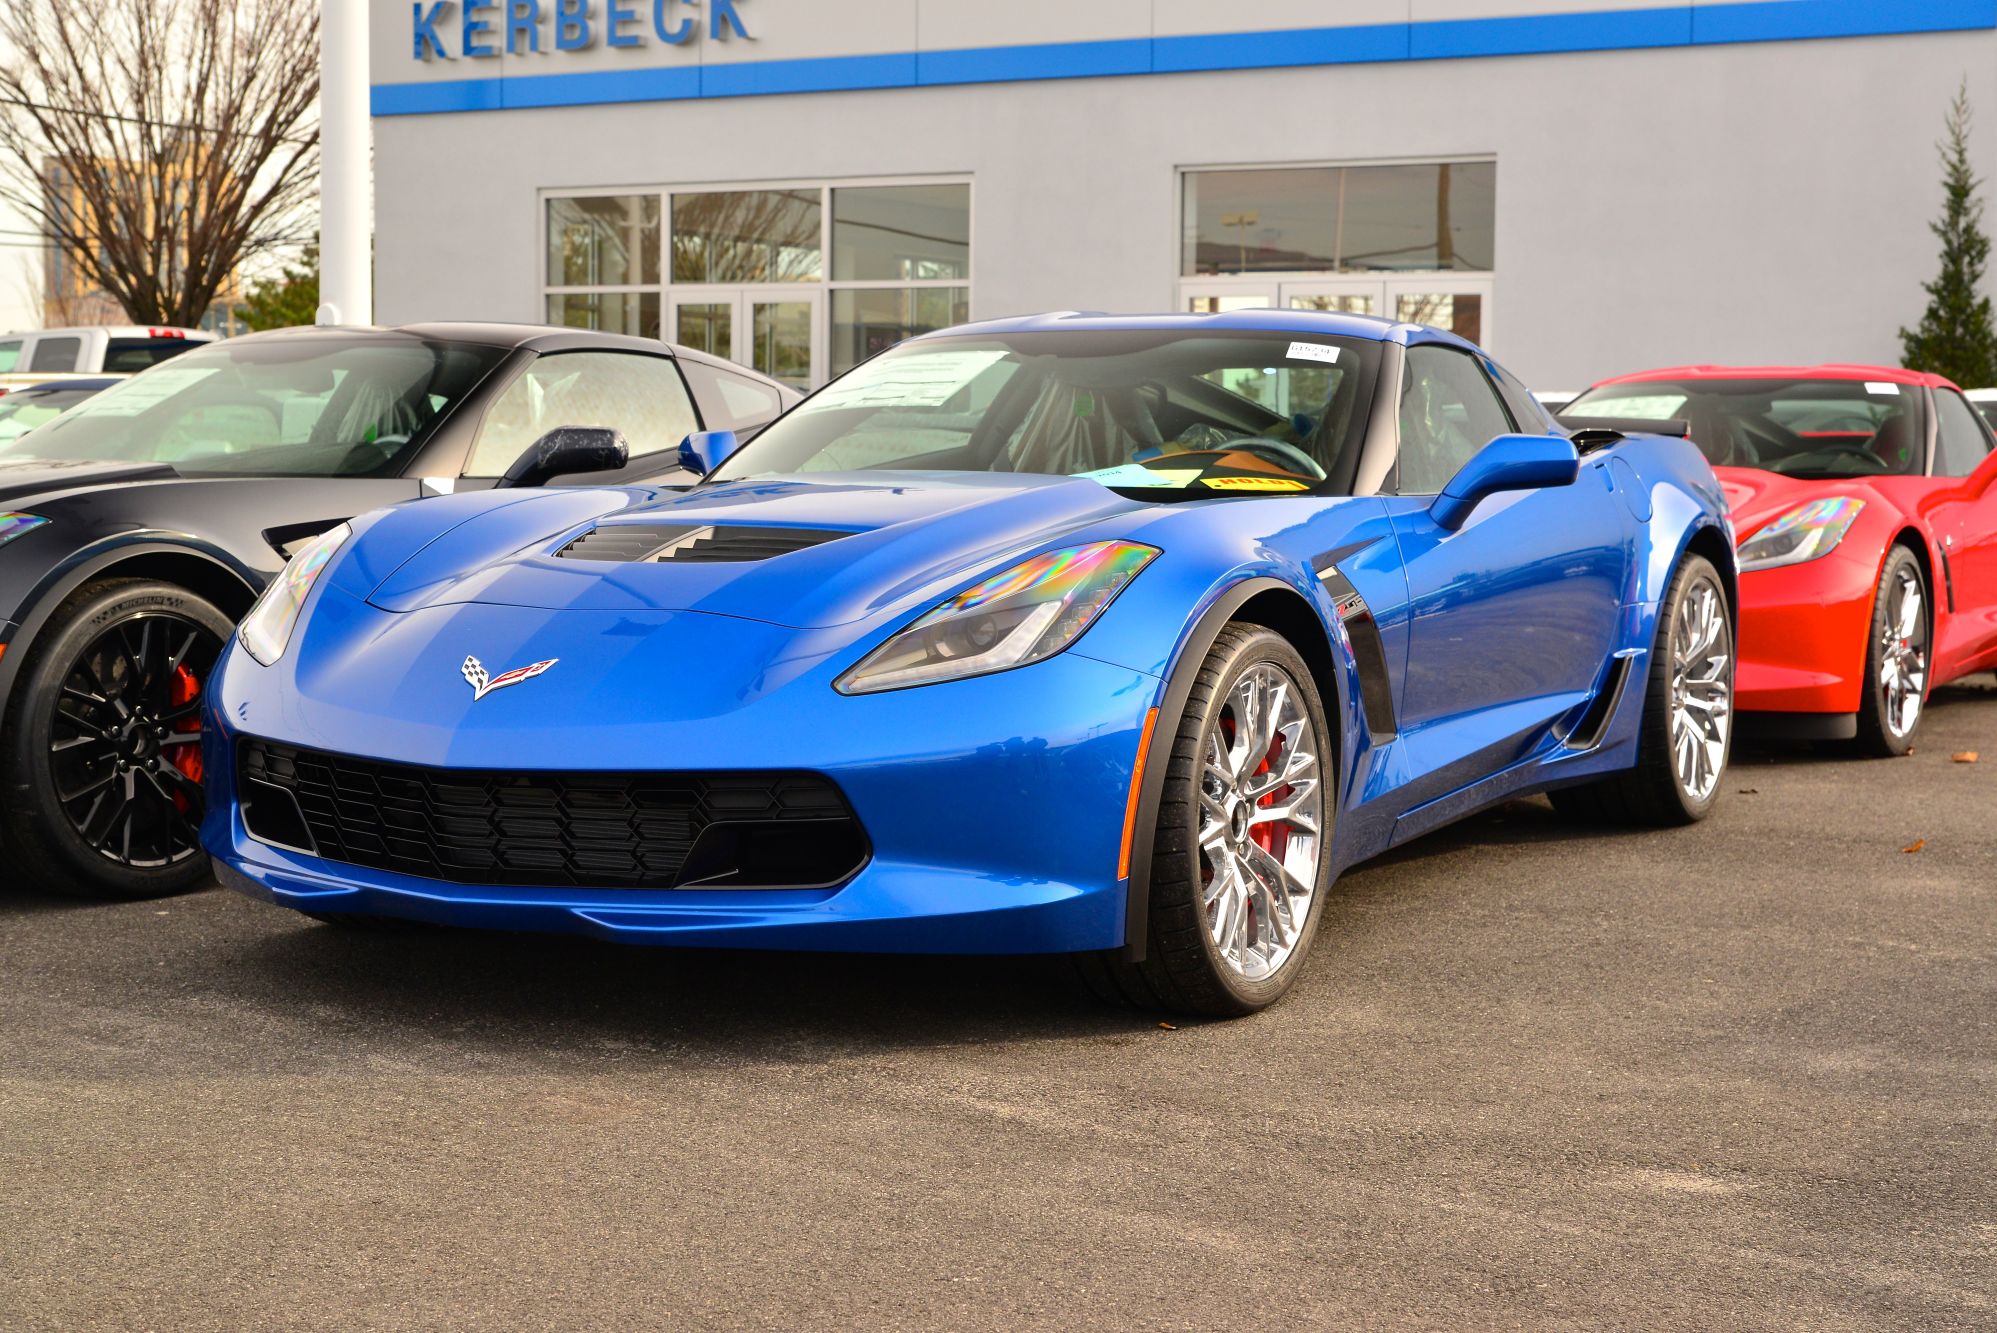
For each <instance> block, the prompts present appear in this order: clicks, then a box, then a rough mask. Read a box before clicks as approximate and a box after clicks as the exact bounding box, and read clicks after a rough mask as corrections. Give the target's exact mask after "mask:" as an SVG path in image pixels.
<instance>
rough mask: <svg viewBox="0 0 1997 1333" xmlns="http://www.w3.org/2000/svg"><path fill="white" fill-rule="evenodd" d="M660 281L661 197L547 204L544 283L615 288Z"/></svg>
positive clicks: (605, 197) (614, 197)
mask: <svg viewBox="0 0 1997 1333" xmlns="http://www.w3.org/2000/svg"><path fill="white" fill-rule="evenodd" d="M658 280H659V196H657V195H655V194H639V195H602V196H594V197H585V198H577V199H550V200H549V201H548V285H549V286H551V287H618V286H630V285H635V284H638V283H641V282H657V281H658Z"/></svg>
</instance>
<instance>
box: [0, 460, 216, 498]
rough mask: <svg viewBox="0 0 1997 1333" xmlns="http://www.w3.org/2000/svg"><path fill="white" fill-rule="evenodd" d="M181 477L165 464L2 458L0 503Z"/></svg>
mask: <svg viewBox="0 0 1997 1333" xmlns="http://www.w3.org/2000/svg"><path fill="white" fill-rule="evenodd" d="M179 475H180V474H179V473H177V472H175V471H174V470H173V469H172V468H170V467H168V466H167V465H166V464H165V463H112V462H92V461H88V460H83V459H79V460H77V461H75V462H64V461H61V460H57V459H50V458H0V504H5V505H12V504H14V503H16V502H18V501H22V500H27V499H31V498H33V497H35V496H38V495H51V494H56V493H59V492H62V491H74V490H86V489H88V488H90V487H92V486H114V485H118V484H120V483H122V482H128V481H170V480H172V479H173V478H175V477H177V476H179Z"/></svg>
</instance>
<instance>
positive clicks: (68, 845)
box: [0, 579, 231, 898]
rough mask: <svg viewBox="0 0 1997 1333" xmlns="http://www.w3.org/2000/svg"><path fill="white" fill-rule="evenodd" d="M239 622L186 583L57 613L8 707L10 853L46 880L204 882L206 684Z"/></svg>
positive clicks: (121, 884)
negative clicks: (203, 710)
mask: <svg viewBox="0 0 1997 1333" xmlns="http://www.w3.org/2000/svg"><path fill="white" fill-rule="evenodd" d="M230 628H231V622H230V620H229V617H228V616H226V615H224V614H223V613H222V612H221V611H220V610H218V609H217V608H216V607H215V606H213V605H212V604H211V603H209V602H207V601H206V600H204V599H203V598H201V597H198V596H196V595H195V594H193V593H191V592H188V591H187V590H186V589H183V588H176V587H174V586H172V585H170V584H165V583H152V582H147V581H144V580H138V579H115V580H106V581H104V582H101V583H94V584H90V585H88V586H86V587H84V588H82V589H80V590H79V591H78V592H76V593H75V594H74V595H72V596H71V597H70V598H69V600H68V601H66V602H64V603H63V605H62V606H61V607H60V608H58V609H57V611H56V613H55V615H54V617H52V618H51V619H50V621H49V623H48V625H47V626H46V627H45V628H44V629H43V631H42V634H41V636H40V638H39V639H38V641H37V642H36V644H35V646H34V649H33V656H32V657H30V659H29V660H28V663H27V665H26V667H25V669H24V670H23V672H22V675H21V677H20V679H19V680H18V681H17V682H16V688H15V690H14V697H13V698H12V699H11V700H10V701H9V704H8V708H7V714H6V717H7V722H6V743H5V752H4V754H0V763H4V766H5V767H4V771H5V790H6V793H7V800H6V803H5V812H4V825H0V827H4V832H5V838H6V844H7V852H6V854H7V855H8V856H9V858H10V859H11V860H12V861H13V862H14V865H15V868H16V870H17V871H18V872H19V873H21V874H22V875H24V876H25V878H26V880H27V882H28V883H29V884H30V885H31V886H34V887H37V888H42V889H48V890H52V891H54V892H58V893H68V894H75V895H79V896H85V897H99V898H149V897H156V896H158V895H161V894H167V893H177V892H180V891H182V890H185V889H188V888H191V887H193V886H194V885H195V884H196V883H198V882H200V881H201V880H202V879H203V878H204V877H205V875H206V873H207V861H206V859H205V858H204V857H203V856H202V854H201V843H200V837H199V828H200V824H201V809H202V806H201V777H202V770H201V714H200V708H201V690H202V687H203V685H204V684H205V683H206V681H207V679H208V675H209V673H210V672H211V671H212V670H213V669H214V666H215V662H216V659H217V658H219V657H220V656H221V652H222V645H223V644H224V643H225V642H226V641H227V639H228V636H229V633H230Z"/></svg>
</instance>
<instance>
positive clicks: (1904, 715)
mask: <svg viewBox="0 0 1997 1333" xmlns="http://www.w3.org/2000/svg"><path fill="white" fill-rule="evenodd" d="M1879 690H1880V694H1881V695H1882V696H1883V697H1884V699H1885V701H1886V726H1887V728H1888V729H1889V730H1891V731H1892V733H1893V734H1894V735H1895V736H1907V735H1909V734H1911V733H1912V732H1913V730H1914V725H1915V724H1916V723H1917V722H1919V721H1920V720H1921V704H1922V701H1923V700H1925V699H1926V698H1927V691H1928V617H1927V606H1926V599H1925V598H1924V597H1923V596H1922V593H1921V580H1920V577H1919V576H1918V575H1917V574H1915V573H1914V571H1913V570H1911V569H1908V568H1905V567H1902V568H1900V569H1898V570H1896V571H1894V577H1893V584H1892V586H1891V587H1890V588H1888V589H1887V590H1886V616H1885V619H1884V622H1883V623H1882V624H1881V625H1880V627H1879Z"/></svg>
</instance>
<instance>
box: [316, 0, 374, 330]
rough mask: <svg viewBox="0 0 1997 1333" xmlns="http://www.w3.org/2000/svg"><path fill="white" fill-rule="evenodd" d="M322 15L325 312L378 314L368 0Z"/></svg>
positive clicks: (352, 320)
mask: <svg viewBox="0 0 1997 1333" xmlns="http://www.w3.org/2000/svg"><path fill="white" fill-rule="evenodd" d="M320 10H321V12H320V16H319V301H320V305H319V313H318V322H319V323H321V324H371V323H373V322H374V271H373V270H374V255H373V249H374V246H373V236H372V233H373V231H374V224H373V218H374V199H373V188H372V187H373V181H372V179H371V177H372V174H373V173H372V171H371V166H370V161H369V159H370V157H371V152H370V144H371V137H370V134H371V131H370V126H369V123H368V4H367V0H324V3H322V4H321V6H320Z"/></svg>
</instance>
